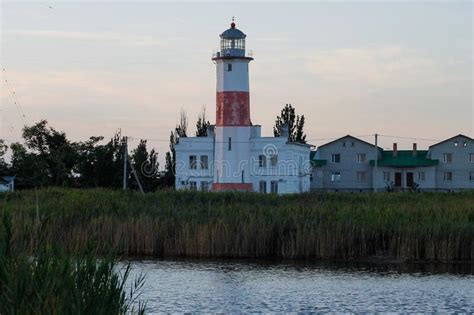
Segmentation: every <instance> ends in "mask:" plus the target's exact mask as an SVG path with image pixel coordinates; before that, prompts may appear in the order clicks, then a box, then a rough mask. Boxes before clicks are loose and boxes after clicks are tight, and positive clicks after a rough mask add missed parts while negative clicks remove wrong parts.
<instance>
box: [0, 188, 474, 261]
mask: <svg viewBox="0 0 474 315" xmlns="http://www.w3.org/2000/svg"><path fill="white" fill-rule="evenodd" d="M38 201H39V202H38V204H39V215H37V212H36V194H35V191H21V192H15V193H11V194H3V195H0V208H1V209H4V211H5V212H6V213H8V214H9V215H10V216H11V217H12V222H13V227H12V244H13V246H14V247H15V248H25V249H28V248H32V247H34V245H35V244H36V242H37V241H38V233H37V232H36V231H37V226H38V224H41V226H42V232H41V239H42V240H43V241H44V242H45V243H46V244H59V245H60V246H61V247H62V248H64V249H65V250H66V251H67V252H72V253H78V252H82V251H84V250H85V249H86V248H88V247H89V248H90V247H91V244H92V247H93V249H94V252H95V253H96V254H103V253H108V252H110V250H111V249H112V250H113V251H114V252H115V254H117V255H130V256H134V255H151V256H156V257H171V256H172V257H177V256H186V257H239V258H241V257H252V258H258V257H261V258H263V257H264V258H304V259H333V260H338V259H342V260H363V259H369V258H373V257H390V258H393V259H397V260H403V261H405V260H426V261H443V262H452V261H473V260H474V192H464V193H457V194H439V193H438V194H436V193H416V194H415V193H412V194H410V193H379V194H339V193H338V194H329V193H326V194H315V193H311V194H303V195H290V196H276V195H260V194H254V193H202V192H174V191H160V192H156V193H151V194H147V195H145V196H142V195H140V194H138V193H135V192H131V191H129V192H122V191H111V190H103V189H95V190H72V189H59V188H51V189H43V190H39V191H38Z"/></svg>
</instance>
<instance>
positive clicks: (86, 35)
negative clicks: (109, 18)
mask: <svg viewBox="0 0 474 315" xmlns="http://www.w3.org/2000/svg"><path fill="white" fill-rule="evenodd" d="M6 33H7V34H11V35H15V36H27V37H40V38H52V39H66V40H84V41H112V42H117V43H120V44H125V45H131V46H162V45H163V43H162V42H161V41H160V40H158V39H157V38H156V37H154V36H149V35H136V34H122V33H116V32H77V31H55V30H12V31H8V32H6Z"/></svg>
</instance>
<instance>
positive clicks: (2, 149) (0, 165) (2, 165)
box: [0, 139, 9, 176]
mask: <svg viewBox="0 0 474 315" xmlns="http://www.w3.org/2000/svg"><path fill="white" fill-rule="evenodd" d="M7 150H8V146H7V145H6V144H5V141H4V140H2V139H0V176H2V175H9V174H8V171H9V167H8V164H7V162H6V161H5V158H4V156H5V154H6V153H7Z"/></svg>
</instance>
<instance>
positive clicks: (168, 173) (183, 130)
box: [163, 110, 188, 186]
mask: <svg viewBox="0 0 474 315" xmlns="http://www.w3.org/2000/svg"><path fill="white" fill-rule="evenodd" d="M187 130H188V119H187V115H186V112H185V111H183V110H181V114H180V122H179V124H177V125H176V127H175V128H174V130H173V131H171V134H170V145H169V147H170V151H169V152H167V153H166V165H165V166H166V169H165V176H164V178H163V184H164V185H166V186H173V185H174V183H175V174H176V150H175V146H176V144H177V143H178V142H179V138H186V137H187V136H188V135H187Z"/></svg>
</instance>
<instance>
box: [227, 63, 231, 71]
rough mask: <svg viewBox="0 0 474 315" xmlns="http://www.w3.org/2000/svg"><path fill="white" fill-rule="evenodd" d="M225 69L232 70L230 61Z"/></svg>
mask: <svg viewBox="0 0 474 315" xmlns="http://www.w3.org/2000/svg"><path fill="white" fill-rule="evenodd" d="M227 71H232V64H231V63H228V64H227Z"/></svg>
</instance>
